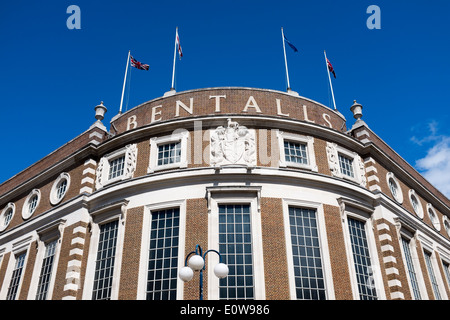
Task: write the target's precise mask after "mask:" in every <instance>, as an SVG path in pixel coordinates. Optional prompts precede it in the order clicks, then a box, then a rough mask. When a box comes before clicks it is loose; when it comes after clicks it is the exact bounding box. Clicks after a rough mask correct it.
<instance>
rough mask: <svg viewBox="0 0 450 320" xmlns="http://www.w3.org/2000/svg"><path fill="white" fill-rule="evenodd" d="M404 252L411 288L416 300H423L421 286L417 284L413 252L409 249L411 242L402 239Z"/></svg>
mask: <svg viewBox="0 0 450 320" xmlns="http://www.w3.org/2000/svg"><path fill="white" fill-rule="evenodd" d="M402 245H403V251H404V252H405V258H406V267H407V268H408V274H409V279H410V281H411V287H412V290H413V294H414V298H415V299H416V300H421V299H422V297H421V296H420V291H419V284H418V283H417V277H416V271H415V270H414V264H413V260H412V257H411V250H410V248H409V241H408V240H406V239H405V238H402Z"/></svg>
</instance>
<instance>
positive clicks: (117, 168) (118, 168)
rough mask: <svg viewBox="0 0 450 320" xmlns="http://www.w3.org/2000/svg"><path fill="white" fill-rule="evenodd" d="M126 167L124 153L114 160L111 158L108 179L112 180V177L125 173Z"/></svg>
mask: <svg viewBox="0 0 450 320" xmlns="http://www.w3.org/2000/svg"><path fill="white" fill-rule="evenodd" d="M124 167H125V155H123V156H121V157H119V158H116V159H114V160H111V161H110V162H109V176H108V179H109V180H110V179H113V178H116V177H120V176H121V175H123V171H124Z"/></svg>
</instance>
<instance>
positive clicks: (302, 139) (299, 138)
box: [277, 131, 318, 172]
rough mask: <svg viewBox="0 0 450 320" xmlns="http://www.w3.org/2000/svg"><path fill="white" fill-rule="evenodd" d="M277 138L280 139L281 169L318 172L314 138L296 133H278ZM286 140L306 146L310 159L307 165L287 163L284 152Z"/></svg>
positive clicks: (279, 163)
mask: <svg viewBox="0 0 450 320" xmlns="http://www.w3.org/2000/svg"><path fill="white" fill-rule="evenodd" d="M277 138H278V148H279V150H280V159H279V162H278V165H279V167H283V168H285V167H292V168H299V169H306V170H311V171H314V172H317V171H318V168H317V164H316V157H315V153H314V138H313V137H311V136H304V135H299V134H295V133H288V132H282V131H277ZM285 140H286V141H292V142H294V143H300V144H306V155H307V157H308V158H307V160H308V163H307V164H303V163H295V162H290V161H286V153H285V151H284V142H285Z"/></svg>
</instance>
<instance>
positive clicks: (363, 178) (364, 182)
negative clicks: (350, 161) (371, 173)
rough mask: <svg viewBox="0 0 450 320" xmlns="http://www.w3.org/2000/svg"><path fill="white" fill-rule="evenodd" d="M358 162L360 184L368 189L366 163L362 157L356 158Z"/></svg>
mask: <svg viewBox="0 0 450 320" xmlns="http://www.w3.org/2000/svg"><path fill="white" fill-rule="evenodd" d="M355 160H356V162H357V165H358V167H359V170H358V173H359V184H360V185H361V186H362V187H364V188H365V187H366V186H367V178H366V170H365V167H364V161H363V160H362V158H361V157H360V156H356V159H355Z"/></svg>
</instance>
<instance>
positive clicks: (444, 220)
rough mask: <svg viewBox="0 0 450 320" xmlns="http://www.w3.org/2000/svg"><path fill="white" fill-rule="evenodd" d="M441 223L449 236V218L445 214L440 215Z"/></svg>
mask: <svg viewBox="0 0 450 320" xmlns="http://www.w3.org/2000/svg"><path fill="white" fill-rule="evenodd" d="M442 225H443V226H444V229H445V232H447V234H448V236H449V237H450V219H449V218H448V217H447V216H446V215H444V214H443V215H442Z"/></svg>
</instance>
